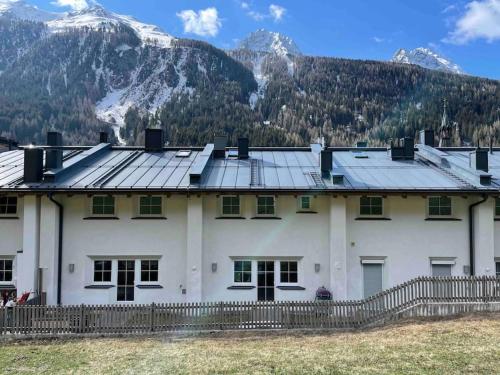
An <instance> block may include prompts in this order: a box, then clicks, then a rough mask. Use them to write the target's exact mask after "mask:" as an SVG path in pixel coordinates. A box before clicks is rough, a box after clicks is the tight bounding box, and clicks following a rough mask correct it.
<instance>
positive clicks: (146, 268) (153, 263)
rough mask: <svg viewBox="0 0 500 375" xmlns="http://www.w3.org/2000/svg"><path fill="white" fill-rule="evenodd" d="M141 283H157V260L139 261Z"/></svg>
mask: <svg viewBox="0 0 500 375" xmlns="http://www.w3.org/2000/svg"><path fill="white" fill-rule="evenodd" d="M141 281H142V282H145V283H149V282H158V261H157V260H141Z"/></svg>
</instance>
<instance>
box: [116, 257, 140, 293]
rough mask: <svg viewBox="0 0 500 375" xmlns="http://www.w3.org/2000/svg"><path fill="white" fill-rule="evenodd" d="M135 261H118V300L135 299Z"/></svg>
mask: <svg viewBox="0 0 500 375" xmlns="http://www.w3.org/2000/svg"><path fill="white" fill-rule="evenodd" d="M134 279H135V261H134V260H119V261H118V283H117V296H116V300H117V301H133V300H134V289H135V285H134Z"/></svg>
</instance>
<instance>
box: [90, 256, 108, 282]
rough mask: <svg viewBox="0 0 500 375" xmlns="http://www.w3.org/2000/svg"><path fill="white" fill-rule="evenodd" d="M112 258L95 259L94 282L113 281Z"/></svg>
mask: <svg viewBox="0 0 500 375" xmlns="http://www.w3.org/2000/svg"><path fill="white" fill-rule="evenodd" d="M111 265H112V262H111V260H95V261H94V282H96V283H106V282H107V283H109V282H111Z"/></svg>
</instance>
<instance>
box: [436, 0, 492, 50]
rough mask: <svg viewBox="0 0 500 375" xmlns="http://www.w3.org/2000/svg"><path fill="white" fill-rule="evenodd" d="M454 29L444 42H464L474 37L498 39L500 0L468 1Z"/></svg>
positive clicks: (490, 39) (488, 39)
mask: <svg viewBox="0 0 500 375" xmlns="http://www.w3.org/2000/svg"><path fill="white" fill-rule="evenodd" d="M465 8H466V11H465V13H464V14H463V15H462V16H461V17H460V18H459V19H458V20H457V21H456V23H455V29H454V30H453V31H451V32H450V33H449V34H448V36H447V37H446V38H445V39H443V41H444V42H446V43H453V44H465V43H467V42H470V41H472V40H476V39H486V40H487V41H488V42H493V41H495V40H497V39H500V0H477V1H476V0H475V1H471V2H469V3H468V4H467V5H466V6H465Z"/></svg>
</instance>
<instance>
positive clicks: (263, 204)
mask: <svg viewBox="0 0 500 375" xmlns="http://www.w3.org/2000/svg"><path fill="white" fill-rule="evenodd" d="M274 212H275V210H274V197H273V196H262V197H257V215H262V216H273V215H274Z"/></svg>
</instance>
